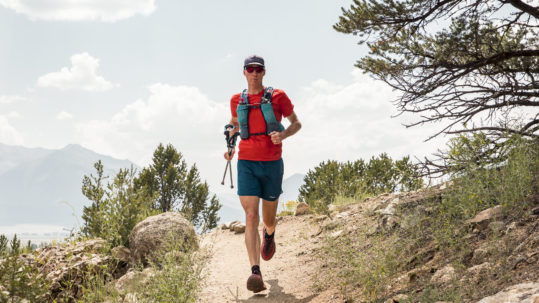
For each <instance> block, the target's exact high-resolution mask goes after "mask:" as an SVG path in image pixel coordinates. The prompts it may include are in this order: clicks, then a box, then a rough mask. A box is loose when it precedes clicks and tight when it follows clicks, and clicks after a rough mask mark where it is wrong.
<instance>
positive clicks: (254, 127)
mask: <svg viewBox="0 0 539 303" xmlns="http://www.w3.org/2000/svg"><path fill="white" fill-rule="evenodd" d="M263 94H264V90H262V91H261V92H260V93H258V94H256V95H251V94H249V104H256V103H260V99H261V98H262V95H263ZM240 95H241V93H238V94H235V95H234V96H232V98H231V99H230V111H231V112H232V117H236V118H237V117H238V113H237V112H236V109H237V107H238V104H239V103H240ZM271 105H272V106H273V112H274V113H275V118H276V119H277V121H281V120H282V119H283V117H288V116H290V115H291V114H292V112H293V111H294V105H292V102H291V101H290V99H288V96H287V95H286V94H285V92H284V91H282V90H280V89H275V90H274V91H273V97H272V98H271ZM265 132H266V122H265V121H264V116H263V115H262V110H261V109H260V108H251V109H250V110H249V133H251V134H255V133H265ZM281 153H282V144H273V142H271V138H270V136H266V135H256V136H253V135H250V136H249V139H245V140H240V144H239V152H238V159H240V160H251V161H275V160H279V159H281Z"/></svg>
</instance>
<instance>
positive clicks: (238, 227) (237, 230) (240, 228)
mask: <svg viewBox="0 0 539 303" xmlns="http://www.w3.org/2000/svg"><path fill="white" fill-rule="evenodd" d="M234 232H235V233H237V234H241V233H244V232H245V224H243V223H238V224H236V225H234Z"/></svg>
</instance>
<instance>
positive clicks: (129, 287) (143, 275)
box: [114, 267, 155, 295]
mask: <svg viewBox="0 0 539 303" xmlns="http://www.w3.org/2000/svg"><path fill="white" fill-rule="evenodd" d="M154 274H155V271H154V269H153V268H151V267H148V268H145V269H144V270H143V271H135V270H130V271H128V272H127V273H126V274H125V275H123V276H122V277H120V279H118V280H117V281H116V283H115V284H114V287H115V288H116V290H118V292H119V293H120V294H122V295H123V294H126V293H130V292H134V291H136V290H137V287H140V285H141V284H146V283H148V282H149V280H150V278H151V277H153V275H154Z"/></svg>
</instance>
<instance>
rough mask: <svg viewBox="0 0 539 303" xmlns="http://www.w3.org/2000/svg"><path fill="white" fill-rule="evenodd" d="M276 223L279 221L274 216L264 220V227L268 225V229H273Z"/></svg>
mask: <svg viewBox="0 0 539 303" xmlns="http://www.w3.org/2000/svg"><path fill="white" fill-rule="evenodd" d="M276 223H277V220H276V218H275V217H274V216H271V217H265V218H264V225H266V226H267V227H273V226H275V224H276Z"/></svg>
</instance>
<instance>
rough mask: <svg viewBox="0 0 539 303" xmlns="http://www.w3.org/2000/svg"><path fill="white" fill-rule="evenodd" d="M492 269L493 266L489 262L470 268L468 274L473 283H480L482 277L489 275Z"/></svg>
mask: <svg viewBox="0 0 539 303" xmlns="http://www.w3.org/2000/svg"><path fill="white" fill-rule="evenodd" d="M491 268H492V265H491V264H490V263H488V262H485V263H481V264H479V265H476V266H472V267H470V268H468V269H467V270H466V272H467V273H468V274H469V275H470V277H469V278H470V280H471V281H472V282H473V283H478V282H479V280H481V277H484V276H486V275H488V272H489V271H490V270H491Z"/></svg>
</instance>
